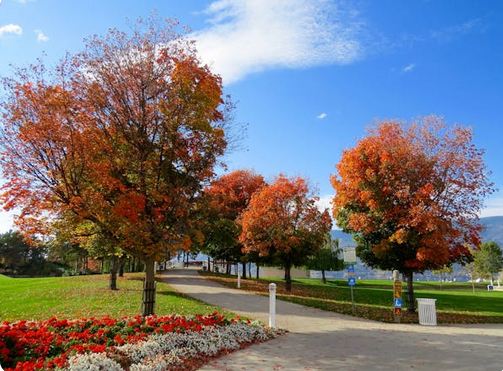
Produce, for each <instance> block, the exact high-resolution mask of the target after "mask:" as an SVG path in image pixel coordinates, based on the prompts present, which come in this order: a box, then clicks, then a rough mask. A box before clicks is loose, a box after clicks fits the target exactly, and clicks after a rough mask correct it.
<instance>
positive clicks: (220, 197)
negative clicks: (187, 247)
mask: <svg viewBox="0 0 503 371" xmlns="http://www.w3.org/2000/svg"><path fill="white" fill-rule="evenodd" d="M263 186H265V181H264V178H263V177H262V176H261V175H258V174H255V173H254V172H252V171H250V170H236V171H233V172H231V173H229V174H225V175H222V176H221V177H220V178H218V179H216V180H214V181H213V182H211V184H210V186H209V187H207V188H206V189H205V194H206V195H207V197H208V202H209V208H208V211H209V215H208V225H207V233H206V241H205V245H206V251H207V252H208V253H209V254H210V255H211V256H213V257H215V258H218V259H224V260H227V261H232V262H240V261H241V263H242V264H243V269H242V274H243V278H246V261H245V253H244V252H243V245H242V244H241V243H240V242H239V239H238V238H239V235H240V233H241V224H240V222H239V218H240V216H241V213H242V212H243V211H244V210H245V209H246V207H247V206H248V204H249V202H250V200H251V197H252V195H253V194H254V193H255V192H257V190H259V189H260V188H262V187H263Z"/></svg>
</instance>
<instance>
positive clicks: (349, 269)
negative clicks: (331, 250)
mask: <svg viewBox="0 0 503 371" xmlns="http://www.w3.org/2000/svg"><path fill="white" fill-rule="evenodd" d="M348 272H349V273H354V272H355V266H354V265H350V266H349V267H348Z"/></svg>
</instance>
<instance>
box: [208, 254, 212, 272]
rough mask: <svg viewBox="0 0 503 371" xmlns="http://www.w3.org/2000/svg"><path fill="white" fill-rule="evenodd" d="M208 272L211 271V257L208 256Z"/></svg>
mask: <svg viewBox="0 0 503 371" xmlns="http://www.w3.org/2000/svg"><path fill="white" fill-rule="evenodd" d="M208 272H211V259H210V257H209V256H208Z"/></svg>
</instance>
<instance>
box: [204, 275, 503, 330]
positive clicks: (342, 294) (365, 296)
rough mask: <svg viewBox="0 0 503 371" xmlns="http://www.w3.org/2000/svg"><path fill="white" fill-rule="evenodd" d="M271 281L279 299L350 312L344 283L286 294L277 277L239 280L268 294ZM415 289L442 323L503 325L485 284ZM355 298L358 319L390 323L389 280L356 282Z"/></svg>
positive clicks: (309, 284)
mask: <svg viewBox="0 0 503 371" xmlns="http://www.w3.org/2000/svg"><path fill="white" fill-rule="evenodd" d="M205 274H207V275H208V276H209V277H210V278H211V279H213V280H217V281H219V282H221V283H223V284H225V285H228V286H235V277H225V276H223V275H215V274H208V273H205ZM270 282H275V283H276V284H277V285H278V298H281V299H282V300H287V301H292V302H295V303H298V304H303V305H308V306H312V307H316V308H320V309H324V310H330V311H334V312H339V313H345V314H352V313H353V310H352V306H351V291H350V288H349V287H348V286H347V281H346V280H329V281H328V282H327V283H326V284H323V283H322V282H321V280H319V279H296V280H294V281H293V289H292V292H291V293H288V292H286V291H285V288H284V281H283V280H282V279H280V278H269V279H260V280H258V281H257V280H241V287H243V288H245V289H248V290H252V291H257V292H261V293H267V291H268V288H267V286H268V284H269V283H270ZM414 289H415V296H416V298H431V299H437V302H436V307H437V311H438V317H439V322H441V323H442V322H443V323H473V322H479V323H480V322H500V323H503V291H491V292H488V291H487V290H485V285H477V286H476V291H475V293H472V287H471V284H470V283H444V284H443V285H442V288H440V285H439V283H438V282H415V283H414ZM402 298H403V299H404V302H405V303H404V311H405V308H406V306H407V293H406V284H405V282H404V283H403V293H402ZM354 299H355V303H356V315H357V316H360V317H365V318H370V319H374V320H379V321H386V322H387V321H393V316H392V303H393V290H392V282H391V281H385V280H363V281H358V283H357V286H356V287H355V289H354ZM403 320H404V322H417V315H411V316H408V315H406V314H405V313H404V318H403Z"/></svg>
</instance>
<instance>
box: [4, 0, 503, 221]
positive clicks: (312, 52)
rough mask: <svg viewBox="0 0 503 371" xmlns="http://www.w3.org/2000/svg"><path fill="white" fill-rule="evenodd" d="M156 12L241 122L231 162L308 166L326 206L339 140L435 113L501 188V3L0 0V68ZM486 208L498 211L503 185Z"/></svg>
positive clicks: (264, 168) (49, 55) (275, 167)
mask: <svg viewBox="0 0 503 371" xmlns="http://www.w3.org/2000/svg"><path fill="white" fill-rule="evenodd" d="M153 11H156V12H157V13H158V15H159V16H162V17H175V18H178V19H179V20H180V21H181V22H182V23H183V24H185V25H187V26H189V27H190V28H191V29H192V30H193V37H194V38H195V39H196V40H197V41H198V45H199V50H200V53H201V57H202V59H203V60H205V61H206V62H208V63H209V64H210V65H211V67H212V68H213V69H214V70H215V71H216V72H218V73H220V74H221V75H222V76H223V79H224V84H225V89H226V92H227V93H229V94H231V95H232V97H233V99H234V101H236V102H237V110H236V119H237V121H239V122H245V123H247V124H248V128H247V135H246V137H245V139H244V140H243V142H242V144H241V148H240V149H239V150H236V151H233V152H231V153H229V154H228V155H227V158H226V160H227V163H228V166H229V169H230V170H232V169H235V168H253V169H255V170H256V171H257V172H259V173H262V174H264V175H265V176H266V177H268V178H272V177H273V176H274V175H276V174H278V173H279V172H283V173H286V174H288V175H301V176H304V177H307V178H308V179H309V180H310V182H311V183H312V184H313V185H314V186H315V187H317V189H318V191H319V194H320V196H321V197H322V203H324V204H327V201H328V199H329V197H330V195H331V193H332V189H331V186H330V182H329V176H330V174H332V173H333V172H334V166H335V164H336V163H337V162H338V161H339V159H340V155H341V152H342V150H343V149H344V148H348V147H351V146H353V145H354V144H355V142H356V141H357V140H358V139H359V138H361V137H362V136H364V135H365V130H366V127H368V126H369V125H371V124H372V123H373V122H375V121H376V120H379V119H387V118H399V119H405V120H410V119H413V118H415V117H418V116H421V115H428V114H437V115H441V116H443V117H444V118H445V119H446V121H447V122H448V123H451V124H453V123H461V124H464V125H468V126H471V127H472V128H473V130H474V133H475V140H476V143H477V144H478V145H479V146H481V147H483V148H485V149H486V151H487V153H486V162H487V165H488V168H489V169H490V170H491V171H492V173H493V174H492V180H493V181H494V182H495V183H496V186H497V187H498V188H502V189H503V161H501V159H503V145H501V143H502V138H503V126H502V124H503V123H502V118H503V69H502V68H501V66H503V2H498V1H491V0H486V1H484V0H477V1H475V0H473V1H461V0H456V1H454V0H452V1H447V0H444V1H427V0H422V1H421V0H417V1H414V2H413V1H405V2H404V1H399V0H395V1H391V0H358V1H351V2H350V1H338V0H334V1H325V0H249V1H245V0H242V1H239V0H218V1H201V0H197V1H196V0H194V1H189V0H184V1H174V0H173V1H160V0H159V1H153V0H152V1H129V0H126V1H125V0H120V1H119V0H107V1H98V0H86V1H63V0H59V1H57V0H1V2H0V75H3V76H5V75H9V74H10V73H11V71H12V70H11V68H10V67H9V64H14V65H25V64H27V63H30V62H32V61H34V60H35V58H37V57H40V56H41V55H42V54H43V53H45V55H46V56H45V57H44V58H45V60H46V61H47V62H49V63H50V62H54V61H56V60H58V59H59V58H60V57H61V56H63V54H64V53H65V52H66V51H70V52H72V51H77V50H79V49H80V48H81V47H82V39H83V38H84V37H86V36H88V35H91V34H103V33H104V32H106V30H107V28H109V27H118V28H120V29H127V23H128V21H127V19H128V18H129V19H133V20H134V19H136V18H137V17H140V16H148V15H150V14H151V13H152V12H153ZM482 215H483V216H488V215H503V192H498V193H496V194H495V195H493V196H492V197H491V198H490V199H489V200H488V201H487V205H486V208H485V210H484V211H483V213H482ZM9 227H10V217H9V216H8V215H6V214H0V230H6V229H8V228H9Z"/></svg>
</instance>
